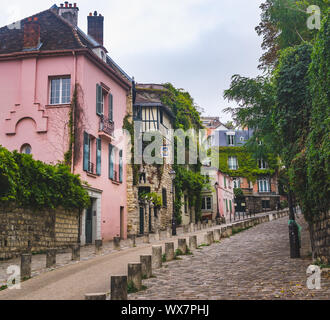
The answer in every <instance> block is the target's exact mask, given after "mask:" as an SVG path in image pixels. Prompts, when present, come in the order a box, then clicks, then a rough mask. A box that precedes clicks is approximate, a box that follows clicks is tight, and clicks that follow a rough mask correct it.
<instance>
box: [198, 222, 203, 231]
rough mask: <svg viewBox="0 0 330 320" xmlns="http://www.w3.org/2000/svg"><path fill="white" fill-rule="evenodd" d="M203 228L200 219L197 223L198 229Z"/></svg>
mask: <svg viewBox="0 0 330 320" xmlns="http://www.w3.org/2000/svg"><path fill="white" fill-rule="evenodd" d="M201 229H202V228H201V222H200V221H198V223H197V230H201Z"/></svg>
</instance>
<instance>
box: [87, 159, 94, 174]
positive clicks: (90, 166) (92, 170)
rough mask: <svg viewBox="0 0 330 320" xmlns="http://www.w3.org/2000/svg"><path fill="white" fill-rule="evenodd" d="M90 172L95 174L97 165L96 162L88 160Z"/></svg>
mask: <svg viewBox="0 0 330 320" xmlns="http://www.w3.org/2000/svg"><path fill="white" fill-rule="evenodd" d="M87 172H88V173H91V174H95V165H94V163H92V162H90V161H88V170H87Z"/></svg>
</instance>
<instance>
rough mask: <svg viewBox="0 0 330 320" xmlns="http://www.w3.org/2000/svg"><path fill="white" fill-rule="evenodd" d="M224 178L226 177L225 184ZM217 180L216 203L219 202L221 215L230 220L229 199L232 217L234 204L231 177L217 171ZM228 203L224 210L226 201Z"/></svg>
mask: <svg viewBox="0 0 330 320" xmlns="http://www.w3.org/2000/svg"><path fill="white" fill-rule="evenodd" d="M224 178H226V185H225V181H224ZM217 182H218V184H219V186H218V203H219V211H220V215H221V216H222V217H225V218H226V221H230V208H229V206H230V205H229V203H230V202H229V201H231V206H232V213H231V216H232V219H233V217H234V214H235V206H234V189H233V180H232V178H231V177H229V176H227V175H225V174H223V173H222V172H220V171H218V173H217ZM226 200H227V203H228V211H227V210H226V203H225V201H226Z"/></svg>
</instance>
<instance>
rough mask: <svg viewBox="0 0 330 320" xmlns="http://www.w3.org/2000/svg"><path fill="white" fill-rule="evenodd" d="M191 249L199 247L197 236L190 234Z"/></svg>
mask: <svg viewBox="0 0 330 320" xmlns="http://www.w3.org/2000/svg"><path fill="white" fill-rule="evenodd" d="M189 249H190V250H191V251H192V250H196V249H197V236H190V237H189Z"/></svg>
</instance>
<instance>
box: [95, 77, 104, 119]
mask: <svg viewBox="0 0 330 320" xmlns="http://www.w3.org/2000/svg"><path fill="white" fill-rule="evenodd" d="M96 114H98V115H99V116H101V115H102V114H103V110H102V87H101V86H100V85H99V84H98V83H97V84H96Z"/></svg>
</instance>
